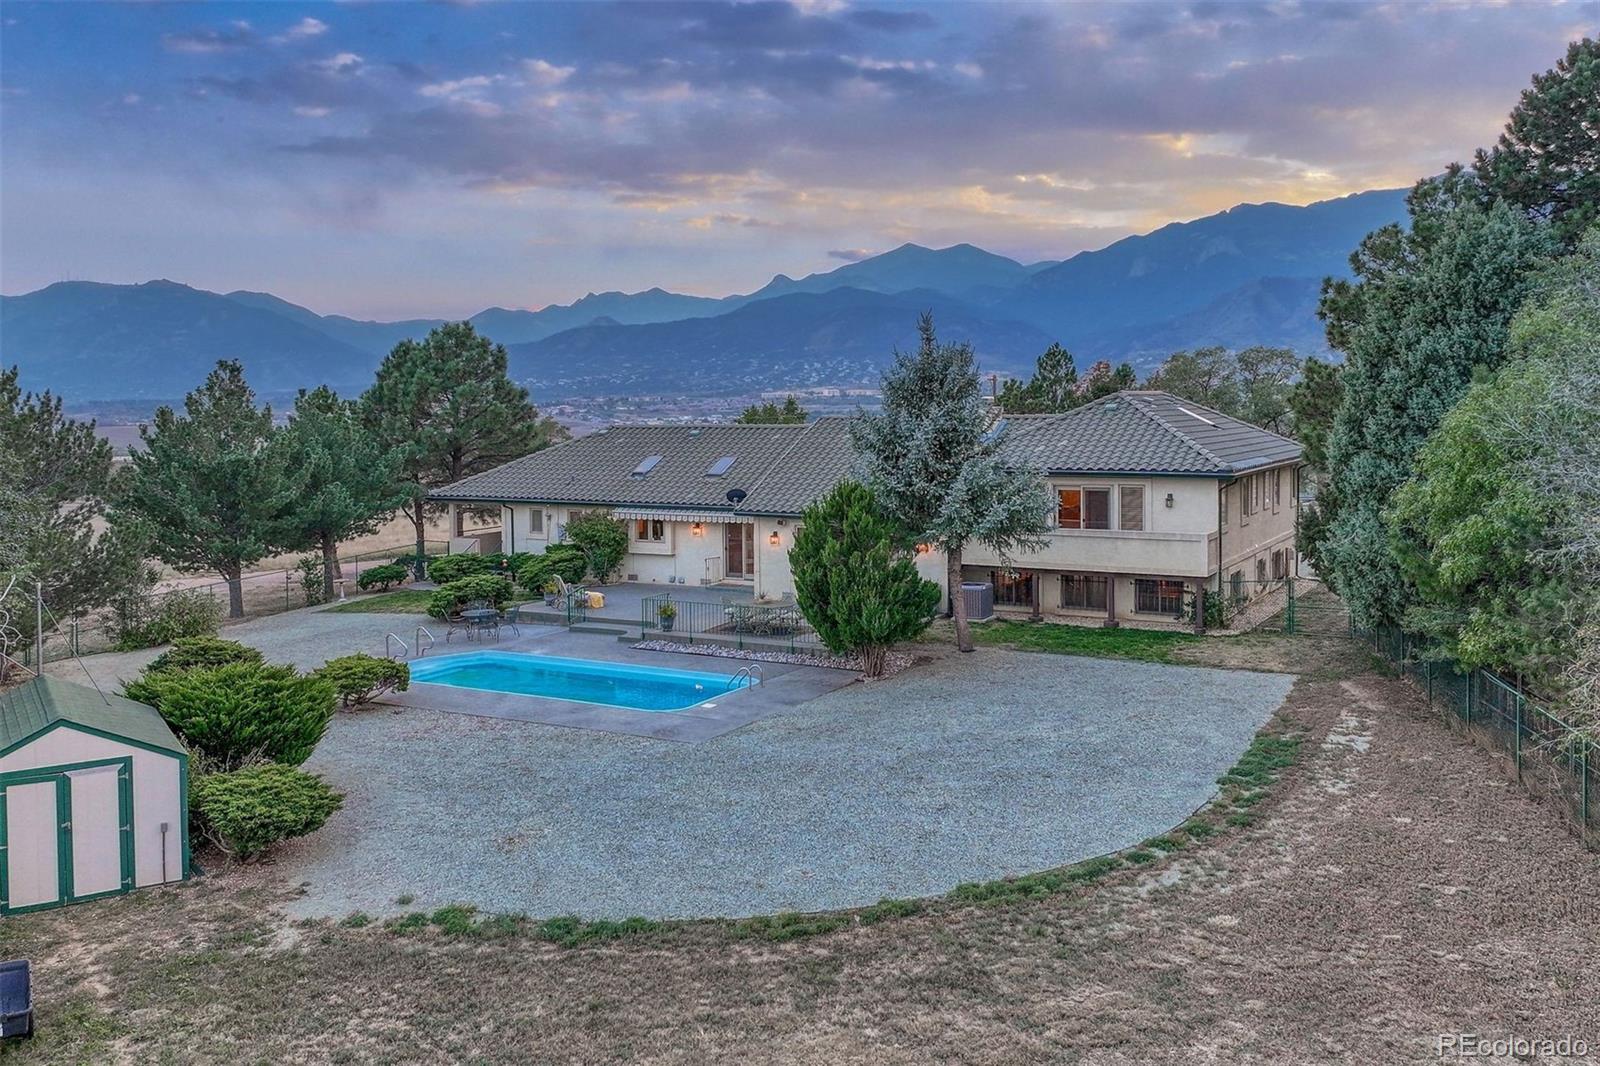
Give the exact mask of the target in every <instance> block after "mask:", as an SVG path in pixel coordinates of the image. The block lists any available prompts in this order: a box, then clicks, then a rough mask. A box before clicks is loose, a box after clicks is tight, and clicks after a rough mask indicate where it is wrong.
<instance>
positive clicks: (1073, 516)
mask: <svg viewBox="0 0 1600 1066" xmlns="http://www.w3.org/2000/svg"><path fill="white" fill-rule="evenodd" d="M1056 525H1057V526H1059V527H1061V528H1062V529H1077V528H1079V527H1080V526H1082V525H1083V494H1082V493H1081V492H1079V491H1078V490H1077V489H1057V490H1056Z"/></svg>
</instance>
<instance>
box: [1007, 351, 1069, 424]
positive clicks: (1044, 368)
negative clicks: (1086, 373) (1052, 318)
mask: <svg viewBox="0 0 1600 1066" xmlns="http://www.w3.org/2000/svg"><path fill="white" fill-rule="evenodd" d="M1082 402H1083V400H1082V398H1081V397H1080V396H1079V394H1078V368H1077V367H1076V366H1075V365H1074V364H1073V361H1072V353H1071V352H1069V351H1067V350H1066V349H1065V348H1063V347H1061V345H1059V344H1051V345H1050V347H1049V348H1046V349H1045V351H1044V354H1043V355H1041V356H1039V359H1038V361H1037V362H1036V363H1035V364H1034V367H1033V377H1032V378H1030V379H1029V380H1028V382H1027V383H1026V384H1023V383H1022V382H1020V381H1017V380H1015V379H1013V380H1011V381H1007V382H1006V383H1005V385H1004V386H1002V387H1001V390H1000V398H999V406H1000V410H1002V411H1004V412H1005V413H1006V414H1010V415H1025V414H1057V413H1059V412H1062V411H1070V410H1072V409H1073V408H1074V407H1076V406H1078V405H1079V404H1081V403H1082Z"/></svg>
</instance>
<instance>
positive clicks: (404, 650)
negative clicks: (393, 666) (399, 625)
mask: <svg viewBox="0 0 1600 1066" xmlns="http://www.w3.org/2000/svg"><path fill="white" fill-rule="evenodd" d="M396 644H398V645H400V654H401V658H404V659H409V658H411V649H410V648H409V647H408V646H407V645H406V642H405V641H403V640H401V639H400V635H399V634H397V633H388V634H385V635H384V638H383V657H384V658H385V659H393V658H394V652H393V651H392V650H391V649H392V648H393V647H394V646H395V645H396Z"/></svg>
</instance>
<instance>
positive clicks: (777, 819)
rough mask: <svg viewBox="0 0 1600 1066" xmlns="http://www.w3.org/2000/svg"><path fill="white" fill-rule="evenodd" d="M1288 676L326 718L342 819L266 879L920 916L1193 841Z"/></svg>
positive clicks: (517, 901) (975, 680)
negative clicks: (963, 898)
mask: <svg viewBox="0 0 1600 1066" xmlns="http://www.w3.org/2000/svg"><path fill="white" fill-rule="evenodd" d="M1291 681H1292V679H1291V678H1289V677H1287V676H1283V675H1273V674H1258V673H1246V672H1228V671H1220V670H1210V669H1199V668H1192V667H1172V666H1161V665H1152V664H1143V663H1130V662H1118V661H1109V660H1092V659H1078V658H1070V657H1062V656H1049V655H1035V654H1028V653H1019V652H1010V651H1000V650H993V649H985V650H982V651H979V652H977V653H975V654H973V655H965V656H948V657H944V658H940V659H937V660H935V661H933V662H930V663H927V664H924V665H921V666H919V667H917V668H915V669H912V670H910V671H908V672H907V673H905V674H903V675H901V676H899V677H897V678H893V679H890V680H887V681H882V682H877V683H873V684H857V685H851V686H847V687H845V688H843V689H839V690H837V691H834V692H832V693H829V694H827V695H824V696H821V697H819V698H818V699H816V700H813V701H812V702H810V703H807V704H805V705H804V706H803V707H801V708H799V709H798V710H795V711H791V712H790V713H788V714H786V715H783V716H779V717H774V718H769V719H765V720H762V721H758V722H755V723H753V724H751V725H749V726H746V727H745V728H743V729H741V730H739V731H737V732H735V733H731V734H728V735H726V736H723V737H720V738H717V739H715V740H711V741H706V742H704V743H700V744H693V745H684V744H671V743H663V742H661V741H656V740H649V739H643V738H636V737H626V736H617V735H607V734H598V733H590V732H586V731H582V730H571V729H557V728H551V727H548V726H542V725H537V724H532V723H526V722H505V721H497V720H493V719H483V718H473V717H468V716H463V715H453V714H440V713H437V712H432V711H425V710H417V709H406V710H404V711H399V712H396V711H393V710H389V709H379V710H376V711H369V712H364V713H359V714H350V715H341V716H340V717H339V718H338V719H337V720H336V721H335V723H334V725H333V727H332V729H331V730H330V732H329V734H328V737H327V738H326V739H325V740H324V741H323V743H322V745H321V747H320V748H319V749H318V751H317V753H316V755H315V756H314V757H313V758H312V760H311V762H310V763H308V764H307V768H308V769H311V770H315V771H317V772H318V773H321V774H323V775H324V776H325V777H326V778H327V779H328V780H329V781H330V782H331V783H333V784H334V785H335V786H336V787H338V788H340V789H342V790H344V791H345V792H346V793H347V798H346V801H345V809H344V810H343V811H341V812H340V813H339V814H338V815H336V816H335V817H334V818H333V819H332V820H331V821H330V822H329V824H328V825H327V826H326V827H325V828H324V829H322V830H321V831H320V832H318V833H316V834H315V835H313V836H312V837H309V838H307V839H305V840H303V841H298V842H295V843H294V844H292V845H291V846H289V847H286V848H285V849H284V850H283V851H281V852H280V853H279V854H278V857H277V860H276V867H275V869H274V872H275V873H277V874H279V875H281V876H282V877H283V878H284V879H286V880H287V881H288V882H289V883H291V884H299V883H302V882H304V883H305V885H306V889H305V893H304V895H303V896H302V897H301V898H300V899H299V900H298V901H297V903H296V904H295V907H294V909H295V911H296V913H297V914H300V915H303V916H332V917H339V916H343V915H347V914H349V913H351V912H354V911H366V912H373V913H383V912H386V911H393V910H395V909H396V905H395V900H396V899H397V898H398V897H400V896H412V897H414V900H415V903H414V905H415V906H438V905H441V904H445V903H470V904H473V905H475V906H477V907H479V908H480V909H483V910H486V911H520V912H526V913H529V914H534V915H549V914H561V913H568V912H573V913H578V914H582V915H584V916H611V917H620V916H627V915H633V914H641V915H645V916H648V917H693V916H742V915H748V914H760V913H769V912H773V911H780V910H788V909H794V910H818V909H825V908H833V907H847V906H854V905H859V904H865V903H872V902H875V901H877V900H878V899H880V898H882V897H886V896H890V897H901V896H923V895H929V894H933V893H939V892H943V891H946V890H948V889H949V888H951V887H953V886H954V885H956V884H957V883H960V882H963V881H970V880H978V879H986V878H993V877H998V876H1002V875H1005V874H1008V873H1021V872H1026V871H1031V870H1036V869H1040V868H1044V867H1050V866H1056V865H1060V864H1063V863H1068V862H1072V861H1074V860H1076V859H1081V858H1085V857H1088V856H1091V855H1097V854H1101V853H1103V852H1107V851H1111V850H1114V849H1118V848H1122V847H1125V846H1127V845H1129V844H1132V843H1136V842H1137V841H1139V840H1141V839H1144V838H1145V837H1148V836H1151V835H1153V834H1155V833H1158V832H1161V831H1163V830H1165V829H1167V828H1169V827H1170V826H1172V825H1174V824H1175V823H1177V822H1180V821H1182V820H1183V819H1184V818H1185V817H1186V816H1187V815H1188V814H1189V813H1190V812H1191V811H1193V810H1194V809H1195V808H1196V807H1198V806H1200V805H1201V804H1202V803H1204V802H1205V801H1206V800H1207V799H1208V798H1209V797H1210V796H1211V795H1212V794H1213V792H1214V791H1215V784H1214V780H1215V778H1216V777H1217V775H1218V774H1219V773H1221V772H1222V771H1223V770H1225V769H1227V768H1228V767H1229V766H1230V765H1231V764H1232V763H1233V762H1234V760H1235V759H1236V758H1237V757H1238V755H1239V754H1240V752H1242V751H1243V750H1244V748H1245V747H1246V746H1247V745H1248V743H1249V741H1250V738H1251V736H1252V735H1253V734H1254V733H1255V731H1256V730H1257V729H1258V728H1259V727H1260V726H1261V725H1262V724H1263V723H1264V722H1265V721H1266V720H1267V718H1268V717H1269V716H1270V714H1271V713H1272V711H1273V710H1274V709H1275V708H1276V707H1277V706H1278V705H1279V704H1280V703H1281V702H1282V700H1283V698H1284V697H1285V695H1286V694H1287V693H1288V690H1289V687H1290V684H1291Z"/></svg>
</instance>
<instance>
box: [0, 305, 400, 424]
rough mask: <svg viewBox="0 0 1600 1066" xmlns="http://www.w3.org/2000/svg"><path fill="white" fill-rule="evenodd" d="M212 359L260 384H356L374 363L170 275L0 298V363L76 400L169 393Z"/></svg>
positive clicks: (195, 377) (189, 384)
mask: <svg viewBox="0 0 1600 1066" xmlns="http://www.w3.org/2000/svg"><path fill="white" fill-rule="evenodd" d="M218 359H238V360H241V361H242V362H243V363H244V364H245V366H246V367H247V368H248V371H249V375H250V382H251V384H253V385H254V386H255V387H256V388H257V389H259V390H262V391H265V392H292V391H293V390H295V389H297V388H300V387H302V386H303V387H307V388H310V387H315V386H317V385H321V384H327V385H332V386H334V387H335V388H339V389H351V388H355V387H357V386H358V385H365V384H366V382H367V380H368V379H369V377H370V374H371V370H372V367H373V366H374V365H375V364H374V361H373V360H372V359H371V358H370V357H369V356H368V355H367V353H365V352H362V351H361V350H359V349H357V348H354V347H352V346H351V345H349V344H346V343H344V342H343V341H340V340H337V339H335V338H333V337H331V336H329V335H328V334H327V333H324V332H321V331H319V330H317V329H313V328H311V327H310V326H307V325H304V324H302V323H300V322H297V321H295V320H293V319H292V318H287V317H285V316H283V315H281V314H278V313H276V312H274V311H269V310H265V309H263V308H260V307H251V306H248V305H246V304H241V303H239V302H238V301H235V300H230V299H228V298H227V297H225V296H219V295H217V294H216V293H212V292H203V291H201V290H199V289H191V288H189V287H188V286H187V285H179V284H177V283H176V282H171V281H147V282H145V283H144V284H142V285H102V284H98V283H96V282H89V281H63V282H57V283H56V284H54V285H50V286H47V287H46V288H43V289H40V290H38V291H37V292H30V293H28V294H27V295H25V296H5V297H0V363H6V364H8V365H9V364H13V363H14V364H18V365H20V366H21V367H22V370H23V384H24V385H25V386H27V387H29V388H49V389H52V390H54V391H55V392H57V393H59V394H62V395H67V396H71V397H73V398H75V399H137V398H150V399H172V398H175V397H181V396H182V395H183V394H184V393H185V392H187V391H189V390H190V389H193V388H194V387H195V386H196V385H197V384H199V383H200V381H201V380H202V379H203V378H204V377H205V376H206V374H207V373H208V372H209V371H210V369H211V367H212V366H213V365H215V363H216V361H217V360H218Z"/></svg>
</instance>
